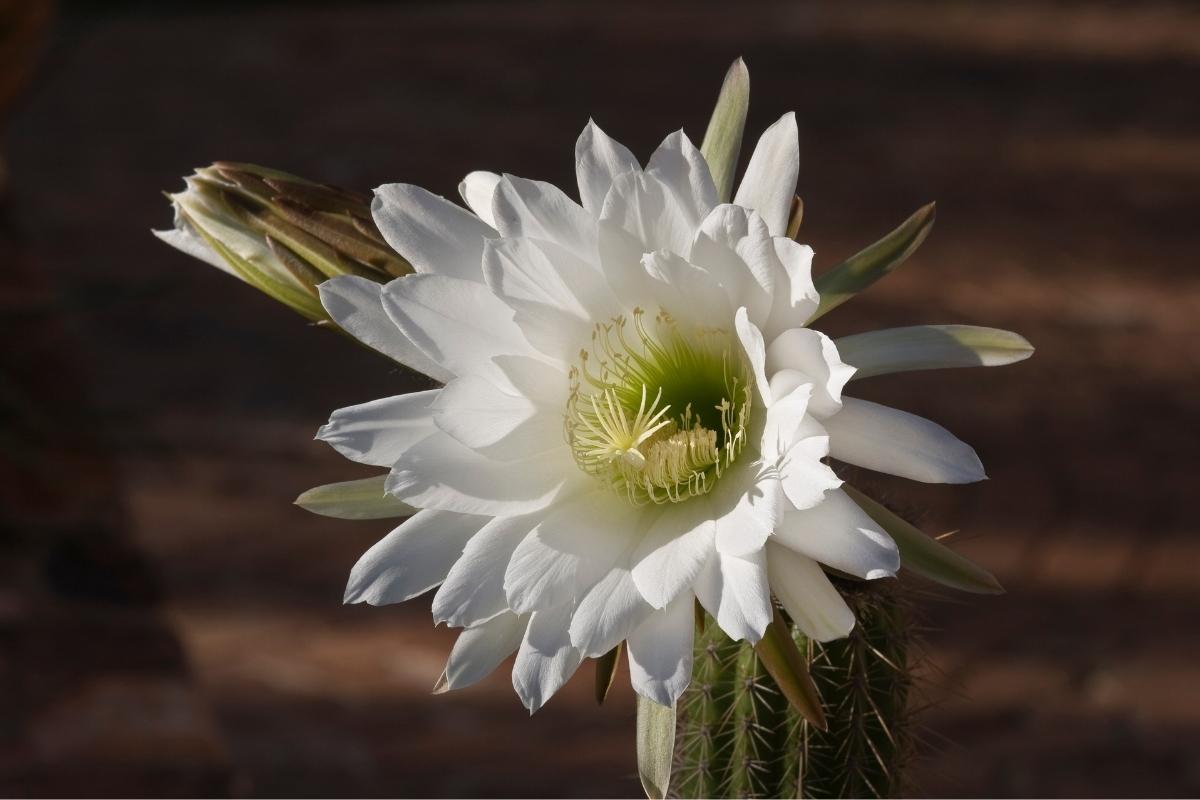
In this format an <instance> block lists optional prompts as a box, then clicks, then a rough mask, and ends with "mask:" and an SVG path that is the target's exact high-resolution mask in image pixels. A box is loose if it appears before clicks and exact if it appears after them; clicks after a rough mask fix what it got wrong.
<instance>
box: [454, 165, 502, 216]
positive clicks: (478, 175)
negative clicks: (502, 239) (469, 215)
mask: <svg viewBox="0 0 1200 800" xmlns="http://www.w3.org/2000/svg"><path fill="white" fill-rule="evenodd" d="M498 183H500V176H499V175H497V174H496V173H494V172H484V171H479V172H472V173H471V174H469V175H467V177H465V178H463V179H462V183H460V184H458V193H459V194H460V195H462V199H463V202H464V203H466V204H467V208H469V209H471V210H472V211H474V212H475V216H477V217H479V218H480V219H481V220H483V221H484V222H486V223H487V224H488V225H490V226H492V227H493V228H495V227H496V218H495V217H494V216H492V197H493V196H494V195H495V194H496V184H498Z"/></svg>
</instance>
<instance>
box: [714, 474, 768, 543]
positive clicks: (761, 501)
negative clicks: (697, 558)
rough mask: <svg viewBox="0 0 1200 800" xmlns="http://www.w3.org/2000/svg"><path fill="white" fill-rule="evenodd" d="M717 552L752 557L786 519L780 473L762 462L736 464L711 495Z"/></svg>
mask: <svg viewBox="0 0 1200 800" xmlns="http://www.w3.org/2000/svg"><path fill="white" fill-rule="evenodd" d="M712 497H713V508H714V510H715V511H716V520H715V523H716V537H715V539H714V543H715V544H716V548H717V550H718V551H720V552H722V553H725V554H728V555H734V556H741V557H749V556H750V555H751V554H753V553H755V552H757V551H760V550H762V546H763V544H764V543H765V542H766V540H767V537H768V536H770V535H771V531H773V530H774V529H775V525H776V524H777V523H778V522H779V519H780V518H781V517H782V516H783V508H784V501H783V500H784V494H783V487H782V486H781V485H780V483H779V475H778V472H777V471H776V470H775V469H774V468H773V467H770V466H768V465H765V464H763V463H762V462H749V463H741V464H736V465H734V467H733V469H730V470H728V471H727V472H726V473H725V474H724V475H723V476H721V479H720V480H719V481H717V485H716V488H715V489H714V490H713V493H712Z"/></svg>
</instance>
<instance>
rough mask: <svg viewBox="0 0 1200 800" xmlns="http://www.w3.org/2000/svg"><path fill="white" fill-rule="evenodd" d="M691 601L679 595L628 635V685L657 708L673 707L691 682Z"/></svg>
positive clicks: (693, 616)
mask: <svg viewBox="0 0 1200 800" xmlns="http://www.w3.org/2000/svg"><path fill="white" fill-rule="evenodd" d="M694 599H695V598H694V596H693V595H692V593H691V592H685V593H684V594H681V595H679V597H676V598H675V599H674V600H672V601H671V604H670V605H668V606H667V607H666V608H665V609H663V610H661V611H656V612H654V613H653V614H651V615H650V616H649V617H647V619H646V621H645V622H643V623H642V624H641V625H639V626H638V627H637V628H636V629H635V630H634V631H633V632H632V633H631V634H630V635H629V679H630V682H631V683H632V684H633V689H634V691H636V692H637V693H638V694H640V695H641V696H642V697H645V698H647V699H649V700H653V701H654V702H656V703H658V704H659V705H664V706H672V705H674V704H675V701H676V700H678V699H679V696H680V695H681V694H683V690H684V689H686V688H687V687H688V684H689V683H691V680H692V640H693V638H694V637H695V630H696V621H695V620H696V618H695V613H694V612H693V610H692V608H693V602H694Z"/></svg>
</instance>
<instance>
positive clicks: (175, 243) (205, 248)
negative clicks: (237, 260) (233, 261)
mask: <svg viewBox="0 0 1200 800" xmlns="http://www.w3.org/2000/svg"><path fill="white" fill-rule="evenodd" d="M175 225H176V227H174V228H171V229H170V230H165V231H150V232H151V233H153V234H154V235H155V236H157V237H158V238H159V239H160V240H161V241H164V242H166V243H167V244H169V245H171V247H174V248H175V249H176V250H179V251H182V252H184V253H187V254H188V255H189V256H191V257H192V258H198V259H200V260H201V261H203V262H204V263H205V264H208V265H209V266H212V267H216V268H217V269H219V270H221V271H222V272H228V273H229V274H230V275H233V276H234V277H235V278H236V277H239V276H238V274H237V273H236V272H234V271H233V268H232V267H230V266H229V264H227V263H226V262H225V259H223V258H221V256H219V255H217V252H216V251H215V250H213V249H212V248H211V247H209V245H208V242H206V241H204V237H203V236H201V235H200V234H198V233H196V229H195V228H193V227H192V225H191V224H190V223H188V221H187V219H186V218H184V217H181V216H180V215H179V214H176V215H175Z"/></svg>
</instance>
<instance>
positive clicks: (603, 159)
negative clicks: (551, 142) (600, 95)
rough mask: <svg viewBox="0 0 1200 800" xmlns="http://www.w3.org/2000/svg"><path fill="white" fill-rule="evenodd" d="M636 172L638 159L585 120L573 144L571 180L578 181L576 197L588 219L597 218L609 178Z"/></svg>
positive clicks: (608, 184)
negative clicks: (573, 175) (581, 202)
mask: <svg viewBox="0 0 1200 800" xmlns="http://www.w3.org/2000/svg"><path fill="white" fill-rule="evenodd" d="M640 169H641V165H640V164H638V160H637V159H636V158H635V157H634V155H633V153H631V152H629V149H628V148H627V147H625V145H623V144H620V143H619V142H617V141H616V140H615V139H613V138H611V137H610V136H609V135H608V134H606V133H605V132H604V131H602V130H600V127H599V126H598V125H596V123H595V122H593V121H592V120H588V124H587V127H585V128H584V129H583V133H581V134H579V140H578V141H577V142H576V143H575V177H576V178H577V179H578V181H579V198H580V199H581V200H582V201H583V207H584V208H586V209H587V210H588V211H590V212H591V214H592V216H594V217H599V216H600V209H601V208H602V207H603V206H604V198H605V196H606V195H607V194H608V190H609V188H610V187H611V186H612V182H613V178H615V177H617V176H618V175H620V174H622V173H625V172H630V171H632V170H640Z"/></svg>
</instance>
